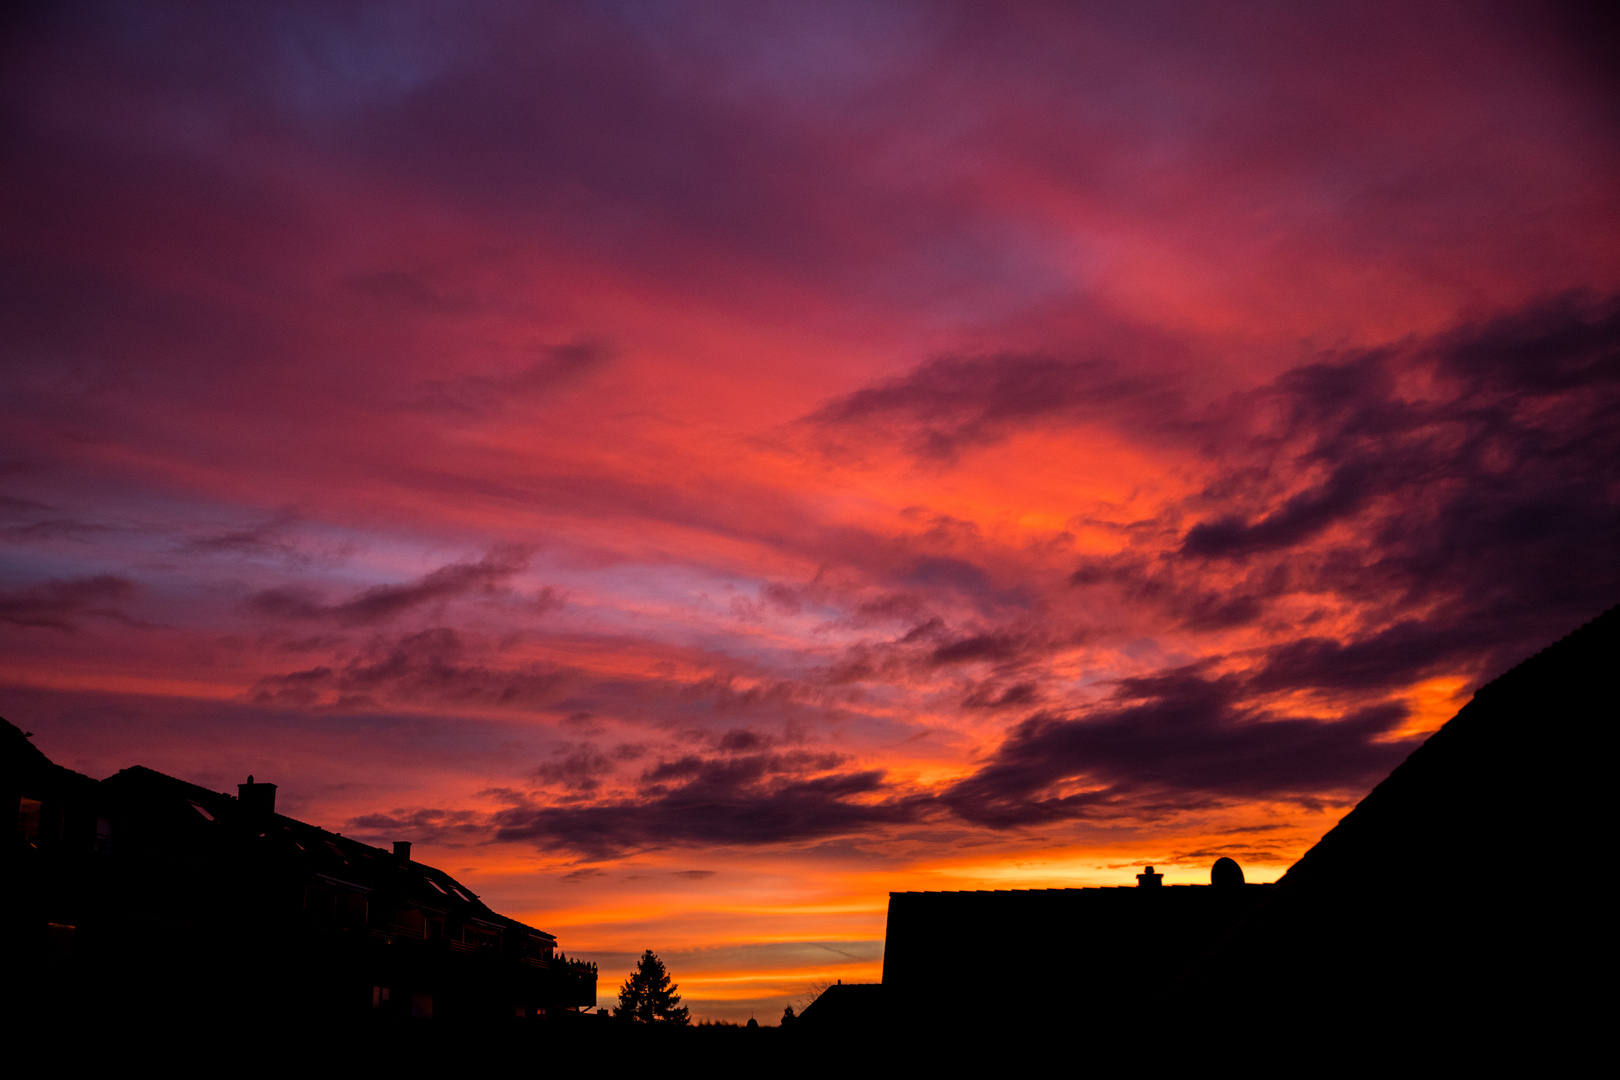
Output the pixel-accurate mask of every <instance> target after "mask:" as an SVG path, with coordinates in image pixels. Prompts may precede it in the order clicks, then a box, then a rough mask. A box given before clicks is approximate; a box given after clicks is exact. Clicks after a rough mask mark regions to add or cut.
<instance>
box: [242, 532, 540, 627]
mask: <svg viewBox="0 0 1620 1080" xmlns="http://www.w3.org/2000/svg"><path fill="white" fill-rule="evenodd" d="M528 565H529V554H528V552H527V551H526V550H522V549H516V548H509V549H505V550H501V551H496V552H491V553H490V554H489V555H487V556H485V557H484V558H483V559H480V560H479V561H478V562H476V563H452V564H451V565H449V566H441V567H439V569H437V570H435V571H433V572H432V573H430V574H426V575H424V576H422V577H420V578H418V579H417V580H415V581H413V582H411V583H409V584H406V585H374V586H372V587H371V588H369V589H366V590H364V591H362V592H361V593H359V594H358V595H356V596H354V597H352V598H351V599H349V600H346V601H343V602H342V603H338V604H325V603H322V602H321V601H320V599H319V598H318V597H316V596H315V595H314V594H312V593H310V592H308V591H305V590H301V589H266V590H264V591H263V592H258V593H255V594H254V595H253V596H251V597H249V598H248V605H249V606H250V607H251V608H252V609H253V610H254V611H256V612H258V613H260V614H263V615H270V616H274V617H277V618H283V619H323V620H330V621H333V622H336V623H338V624H340V625H343V626H366V625H371V624H374V623H380V622H385V621H387V620H389V619H391V618H393V617H395V616H397V615H401V614H404V613H405V612H407V611H410V610H412V609H413V608H419V607H423V606H425V605H428V604H440V603H444V602H446V601H449V600H455V599H459V598H461V597H463V596H471V595H485V596H492V595H495V594H496V593H497V592H498V591H499V589H500V587H501V586H503V585H504V584H505V583H506V582H507V581H508V580H509V579H511V578H512V577H513V576H515V575H517V574H519V573H521V572H522V571H523V570H524V569H526V568H527V567H528Z"/></svg>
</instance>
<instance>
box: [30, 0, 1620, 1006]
mask: <svg viewBox="0 0 1620 1080" xmlns="http://www.w3.org/2000/svg"><path fill="white" fill-rule="evenodd" d="M1585 10H1587V9H1586V8H1585V7H1583V6H1582V5H1570V6H1567V7H1566V6H1561V5H1557V4H1543V3H1527V4H1522V5H1512V4H1488V3H1474V2H1458V3H1450V4H1448V3H1434V4H1422V5H1400V4H1382V3H1365V4H1356V3H1325V4H1296V3H1284V2H1275V3H1209V4H1181V3H1163V4H1160V3H1152V2H1141V3H1128V4H1127V3H1118V4H1103V3H1097V4H1072V3H1056V2H1054V3H1016V2H997V3H948V2H928V3H921V2H919V3H904V2H879V0H850V2H845V3H840V2H830V0H829V2H817V3H800V2H786V0H784V2H781V3H769V2H755V3H725V2H703V3H663V2H630V0H625V2H618V3H612V2H585V0H580V2H575V3H560V4H529V3H516V2H514V3H483V2H480V3H469V2H463V3H455V4H450V3H437V4H417V3H408V2H404V0H386V2H376V3H365V2H353V3H330V2H320V3H309V4H297V3H289V2H277V3H263V4H251V3H250V4H231V3H188V4H163V3H129V4H120V3H111V2H105V3H103V2H98V3H82V4H73V3H49V4H47V3H37V4H32V3H23V4H17V5H8V7H7V13H6V16H5V18H6V19H7V20H8V25H6V26H5V27H3V28H0V52H3V56H4V59H3V61H0V88H3V89H0V132H3V133H0V152H3V154H4V164H3V168H0V280H3V287H0V350H3V352H0V356H3V364H0V514H3V518H0V539H3V546H0V716H4V717H5V718H6V719H8V720H10V721H11V722H13V723H15V724H17V725H19V726H20V727H22V728H24V729H25V730H28V731H32V732H34V733H35V737H34V742H35V744H36V745H38V746H39V747H40V748H41V749H42V750H44V751H45V752H46V753H47V754H49V755H50V756H51V757H52V758H53V759H54V760H56V761H58V762H59V763H61V764H63V765H67V766H69V767H71V768H74V769H77V770H79V771H81V772H85V773H88V774H89V775H91V776H95V777H98V778H99V777H104V776H107V775H110V774H111V773H113V772H116V771H117V770H118V769H120V768H124V767H126V766H130V765H135V764H141V765H146V766H149V767H151V768H155V769H159V770H161V771H163V772H167V773H170V774H173V775H176V776H179V777H182V778H184V779H187V780H190V781H193V782H196V783H199V784H202V785H205V786H207V787H210V788H214V789H217V790H228V791H233V792H234V790H235V788H234V785H235V784H237V783H239V782H241V781H243V780H244V779H246V777H247V775H248V774H249V773H253V774H255V775H256V776H257V778H258V779H260V780H268V781H272V782H275V783H277V784H279V785H280V795H279V805H278V808H279V809H281V810H282V811H283V812H285V813H287V814H290V815H292V816H294V817H297V818H300V819H302V820H305V821H309V822H312V823H315V824H318V825H322V826H325V827H327V828H330V829H334V830H337V831H340V832H342V833H344V834H345V835H348V836H356V837H360V838H362V839H365V840H367V841H370V842H373V843H378V844H386V843H387V842H388V841H391V840H395V839H406V840H411V841H414V842H415V844H416V845H417V847H416V855H417V857H418V858H419V859H421V860H422V861H425V862H428V863H431V864H433V865H436V866H440V867H442V868H444V869H445V870H447V871H449V872H451V873H453V874H455V875H457V876H458V877H460V878H461V879H462V880H464V881H466V882H467V883H468V884H469V885H471V886H472V887H473V888H474V889H476V890H477V891H478V892H480V893H481V895H482V896H483V898H484V899H485V900H486V901H487V902H488V903H489V904H490V905H491V906H492V907H494V908H495V909H496V910H497V911H501V912H503V913H505V914H509V915H512V916H514V917H517V918H520V919H523V920H525V921H527V922H530V923H532V924H533V925H536V926H538V927H540V928H542V929H545V930H548V931H551V932H553V933H555V934H557V935H558V937H559V939H560V940H561V942H562V946H563V948H564V950H565V951H566V952H567V953H568V954H569V955H577V956H581V957H584V958H587V959H593V960H597V961H599V962H600V963H601V965H602V968H601V971H602V974H601V983H600V985H599V994H600V996H601V998H602V999H603V1001H604V1002H605V1003H607V1002H611V1000H612V999H613V997H614V995H615V993H616V990H617V987H618V984H619V982H620V981H621V980H622V979H623V978H624V976H625V975H626V974H628V972H629V970H630V968H631V967H632V966H633V964H634V960H635V956H636V954H638V953H639V952H640V951H641V950H642V949H645V948H652V949H654V950H655V951H657V952H658V953H659V954H660V955H661V956H662V957H663V958H664V960H665V961H666V963H667V964H668V966H669V968H670V970H671V972H672V974H673V976H674V977H675V979H676V981H677V982H678V983H679V984H680V986H681V989H682V991H683V993H684V994H685V996H686V1000H687V1003H688V1004H689V1005H691V1006H692V1011H693V1014H694V1017H695V1018H699V1019H728V1020H742V1019H746V1018H747V1017H748V1015H749V1014H750V1013H754V1014H756V1015H758V1017H759V1018H760V1019H761V1020H762V1021H764V1022H775V1020H776V1018H777V1017H779V1016H780V1015H781V1010H782V1007H783V1005H784V1004H786V1003H788V1002H793V1003H794V1004H795V1005H799V1004H802V1002H803V1001H804V1000H806V998H807V997H808V995H809V994H810V993H811V988H812V986H813V985H815V984H816V983H818V982H820V981H830V980H833V979H840V978H841V979H844V980H845V981H871V980H875V979H877V978H878V976H879V972H880V968H881V960H882V946H883V920H884V914H885V910H886V904H887V894H888V893H889V892H890V891H891V890H907V889H963V888H968V889H972V888H1030V887H1048V886H1078V885H1124V884H1131V883H1133V882H1134V874H1136V873H1137V872H1138V870H1139V869H1140V866H1141V865H1142V864H1147V863H1151V864H1153V865H1154V866H1156V867H1158V868H1159V869H1161V870H1162V871H1163V872H1164V873H1165V880H1166V882H1167V883H1178V882H1207V881H1208V872H1209V866H1210V864H1211V863H1212V862H1213V861H1214V859H1215V858H1217V857H1219V856H1220V855H1231V856H1233V857H1235V858H1237V859H1238V860H1239V862H1240V863H1242V864H1243V866H1244V868H1245V871H1246V873H1247V874H1248V875H1249V880H1251V881H1254V880H1260V881H1269V880H1273V879H1275V878H1276V877H1277V876H1279V875H1280V874H1281V873H1282V872H1283V871H1284V870H1285V869H1286V868H1287V866H1288V865H1289V864H1290V863H1291V862H1292V861H1293V860H1294V859H1295V858H1297V857H1298V855H1299V854H1300V853H1301V852H1303V851H1304V850H1305V849H1306V848H1308V847H1309V846H1310V845H1311V844H1312V843H1314V842H1315V841H1316V839H1317V838H1318V837H1320V836H1321V834H1322V833H1323V832H1324V831H1325V830H1326V829H1328V828H1329V827H1331V825H1332V824H1333V823H1334V822H1335V821H1336V820H1337V819H1338V818H1339V817H1340V816H1341V815H1342V814H1343V813H1344V812H1345V810H1346V809H1347V808H1348V807H1350V806H1351V805H1353V804H1354V803H1355V802H1356V800H1358V799H1359V798H1360V797H1361V796H1362V795H1364V794H1365V793H1366V792H1367V790H1368V789H1369V788H1370V787H1371V786H1372V785H1373V784H1375V783H1376V782H1377V781H1378V780H1380V779H1381V778H1382V777H1383V776H1384V775H1385V774H1387V772H1388V771H1389V770H1390V769H1391V768H1392V767H1393V766H1394V765H1395V764H1397V763H1398V762H1399V761H1400V760H1401V759H1402V758H1403V757H1404V756H1405V755H1406V754H1407V753H1409V752H1410V751H1411V749H1412V748H1413V747H1414V746H1415V745H1416V741H1417V740H1420V739H1421V738H1422V737H1423V736H1424V734H1426V733H1427V732H1429V731H1432V730H1433V729H1434V728H1436V727H1437V726H1439V725H1440V724H1441V723H1443V722H1444V721H1445V720H1446V719H1447V718H1448V717H1449V716H1450V715H1451V714H1452V713H1453V712H1455V711H1456V709H1457V708H1458V707H1459V706H1460V705H1461V704H1462V703H1463V702H1465V701H1466V700H1467V698H1468V695H1469V694H1470V693H1471V692H1472V690H1473V689H1474V688H1475V687H1477V686H1479V685H1480V684H1481V682H1482V681H1484V680H1488V679H1489V678H1491V677H1493V676H1494V675H1496V674H1498V673H1500V672H1501V671H1503V670H1505V669H1506V668H1507V667H1508V666H1510V665H1511V664H1513V663H1515V662H1516V661H1518V660H1520V659H1522V658H1524V657H1525V656H1527V655H1529V654H1530V653H1532V652H1534V651H1535V650H1536V649H1538V648H1540V647H1542V646H1544V645H1546V644H1549V643H1550V642H1552V641H1553V640H1555V639H1556V638H1558V637H1559V636H1561V635H1562V634H1564V633H1567V632H1568V631H1570V630H1571V629H1573V628H1574V627H1575V626H1577V625H1579V624H1580V623H1581V622H1583V621H1584V620H1586V619H1588V618H1591V617H1592V616H1594V615H1596V614H1597V613H1598V612H1600V611H1602V610H1603V609H1604V608H1606V607H1608V606H1610V605H1612V604H1614V603H1616V602H1617V601H1620V468H1617V463H1620V94H1617V83H1616V77H1615V75H1614V71H1613V69H1612V67H1611V66H1610V64H1611V63H1612V54H1611V52H1610V49H1611V48H1612V46H1613V44H1614V39H1613V37H1612V35H1610V36H1607V37H1606V36H1605V34H1606V33H1608V31H1607V30H1606V28H1605V27H1604V26H1603V25H1602V24H1601V23H1600V22H1599V21H1597V20H1595V19H1592V18H1589V17H1587V16H1586V15H1583V14H1582V12H1583V11H1585ZM1594 10H1595V9H1594ZM1556 720H1557V718H1556V717H1547V718H1531V719H1527V721H1526V722H1527V723H1532V722H1538V723H1539V722H1546V723H1555V722H1556ZM1506 857H1511V858H1512V860H1513V861H1514V863H1515V864H1516V865H1518V866H1520V867H1522V868H1524V869H1525V871H1526V872H1531V873H1534V872H1538V871H1539V869H1543V868H1540V867H1539V863H1538V861H1537V860H1538V854H1537V853H1536V852H1533V851H1530V852H1512V853H1506ZM1443 858H1444V856H1443V853H1437V859H1440V860H1442V861H1443ZM1450 870H1451V872H1455V873H1462V874H1467V873H1472V872H1476V871H1477V872H1480V873H1485V872H1487V868H1483V867H1480V868H1473V867H1452V868H1450ZM1544 870H1545V872H1546V873H1548V874H1549V875H1551V874H1554V873H1557V872H1559V868H1556V867H1545V868H1544ZM948 947H951V948H961V949H963V950H964V951H966V950H967V949H969V948H971V949H973V950H975V951H978V952H980V953H982V954H984V955H986V956H987V957H993V956H994V954H995V951H996V947H997V946H996V941H995V935H994V928H993V927H984V928H972V931H971V932H970V933H966V934H965V936H964V938H963V940H962V941H961V942H952V943H948ZM1006 1004H1008V1005H1009V1006H1011V1005H1015V1004H1016V997H1013V998H1010V999H1009V1000H1008V1001H1007V1002H1006Z"/></svg>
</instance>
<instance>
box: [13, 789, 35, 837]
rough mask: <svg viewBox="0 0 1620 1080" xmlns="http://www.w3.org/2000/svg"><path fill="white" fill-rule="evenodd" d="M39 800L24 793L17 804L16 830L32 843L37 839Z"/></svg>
mask: <svg viewBox="0 0 1620 1080" xmlns="http://www.w3.org/2000/svg"><path fill="white" fill-rule="evenodd" d="M40 805H41V804H40V801H39V800H38V799H30V798H29V797H28V796H26V795H24V796H23V798H22V802H21V803H20V804H19V805H18V806H17V831H18V832H19V833H21V834H22V837H23V839H24V840H27V841H28V842H29V843H34V842H35V841H37V840H38V839H39V818H40Z"/></svg>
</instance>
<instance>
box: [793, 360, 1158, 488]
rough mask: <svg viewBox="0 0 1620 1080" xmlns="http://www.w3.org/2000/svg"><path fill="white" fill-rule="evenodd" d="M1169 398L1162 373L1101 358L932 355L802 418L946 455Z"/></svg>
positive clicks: (1146, 411) (1146, 408) (1148, 410)
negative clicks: (1124, 370)
mask: <svg viewBox="0 0 1620 1080" xmlns="http://www.w3.org/2000/svg"><path fill="white" fill-rule="evenodd" d="M1176 404H1177V400H1176V398H1175V396H1174V394H1173V393H1172V392H1171V391H1169V390H1167V389H1166V388H1165V386H1164V384H1163V382H1162V381H1156V380H1148V379H1144V378H1137V377H1131V376H1125V375H1122V374H1120V373H1119V371H1118V370H1117V368H1116V367H1115V366H1114V365H1112V364H1109V363H1105V362H1103V361H1101V360H1059V359H1054V358H1052V357H1045V356H1019V355H1011V354H1002V355H996V356H985V357H951V358H945V359H939V360H934V361H932V362H930V363H927V364H924V365H922V366H921V367H919V368H917V369H916V370H915V371H913V372H911V373H910V374H909V375H905V376H902V377H901V378H898V379H892V380H890V381H888V382H885V383H880V384H878V385H876V386H872V387H868V388H866V389H864V390H857V391H856V392H855V393H853V394H850V395H848V396H846V397H842V398H839V399H837V400H836V401H833V402H830V403H828V404H827V405H824V406H823V407H821V408H820V409H818V410H816V411H815V412H814V413H812V414H810V416H808V417H806V419H805V421H804V422H805V423H806V424H808V425H810V426H811V427H812V428H815V429H819V430H822V431H824V432H826V433H828V434H829V435H830V436H832V437H834V438H837V437H840V436H851V435H858V436H859V437H861V438H868V437H870V434H871V433H872V432H873V431H876V432H878V433H882V434H886V435H887V436H888V437H890V438H892V439H895V440H897V441H899V442H900V443H901V444H902V445H903V446H904V447H905V448H906V449H907V451H908V452H910V453H912V454H914V455H916V456H917V457H920V458H924V459H932V460H936V461H940V462H952V461H955V460H956V459H957V457H959V456H960V454H961V453H962V451H964V450H967V449H969V448H972V447H975V446H983V445H987V444H989V443H993V442H997V441H999V440H1001V439H1004V438H1006V437H1007V436H1009V435H1011V434H1014V433H1015V432H1016V431H1018V430H1019V429H1020V428H1023V427H1027V426H1035V425H1043V426H1044V425H1050V424H1052V423H1054V422H1059V421H1061V422H1063V423H1074V422H1077V421H1084V420H1088V419H1113V418H1118V417H1120V416H1121V415H1123V414H1132V415H1140V416H1142V417H1143V418H1144V419H1145V418H1147V417H1149V416H1150V415H1152V414H1153V412H1155V411H1156V412H1157V413H1158V415H1160V416H1164V415H1167V414H1174V413H1175V412H1177V411H1178V410H1176V409H1175V408H1174V406H1175V405H1176ZM1155 406H1156V409H1155V408H1154V407H1155Z"/></svg>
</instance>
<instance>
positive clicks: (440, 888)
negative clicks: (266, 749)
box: [102, 765, 556, 941]
mask: <svg viewBox="0 0 1620 1080" xmlns="http://www.w3.org/2000/svg"><path fill="white" fill-rule="evenodd" d="M102 784H103V789H104V790H105V791H106V792H107V793H108V794H109V795H110V796H111V797H112V798H113V799H114V800H136V801H139V802H141V803H144V804H146V806H147V807H148V810H149V812H154V811H155V812H157V813H160V814H162V815H163V816H164V817H165V818H166V819H167V820H169V821H171V822H184V823H185V826H184V827H185V828H186V829H187V831H188V834H189V835H191V836H193V837H195V838H196V839H197V841H198V842H199V843H205V844H223V845H227V846H231V847H233V848H236V849H241V848H242V847H243V846H244V845H246V844H247V843H248V842H250V841H251V842H255V843H256V844H257V847H256V849H255V850H253V851H252V853H251V855H252V857H253V858H256V859H260V860H263V861H265V862H266V863H278V862H279V863H281V864H283V865H292V866H296V867H297V868H298V869H299V870H300V871H301V872H302V873H305V874H308V875H312V876H313V877H314V878H316V879H318V880H321V881H324V882H326V883H327V884H329V885H331V886H332V887H333V888H334V889H336V890H339V891H342V890H346V889H347V890H354V891H358V892H365V893H369V892H372V891H387V892H388V893H389V894H390V895H392V896H395V897H399V898H402V899H406V900H409V901H410V902H412V903H413V904H416V905H419V906H421V907H423V908H427V909H432V910H437V911H442V912H444V913H446V914H449V915H454V916H455V917H457V918H459V919H461V920H463V921H471V922H475V923H484V924H486V925H488V926H490V927H491V928H492V929H505V930H522V931H524V932H526V933H528V934H531V935H534V936H536V937H539V938H542V939H545V940H547V941H555V940H556V939H555V937H554V936H553V935H551V934H548V933H546V932H545V931H543V930H536V929H535V928H534V927H532V926H527V925H525V924H524V923H521V922H518V921H517V920H516V919H512V918H508V917H507V916H505V915H500V914H497V913H496V912H495V911H492V910H491V909H490V907H489V906H488V905H487V904H485V903H484V902H483V901H482V900H480V899H479V898H478V895H477V894H476V893H474V892H473V891H472V890H471V889H470V888H468V887H467V886H466V885H464V884H462V883H461V882H460V881H457V880H456V879H455V878H454V877H452V876H450V875H449V874H447V873H445V872H444V871H443V870H439V869H437V868H436V867H432V866H428V865H427V864H426V863H421V862H417V861H415V860H414V859H413V860H409V861H407V860H403V859H400V858H398V857H397V856H395V855H394V853H393V852H392V851H388V850H385V849H383V848H379V847H374V846H372V845H370V844H367V843H364V842H362V841H359V840H355V839H353V838H352V837H347V836H344V835H342V834H341V833H335V832H329V831H328V830H326V829H323V828H320V827H319V826H316V825H310V824H308V823H306V822H302V821H299V820H297V819H296V818H290V817H287V816H286V815H285V814H276V813H270V814H260V813H255V812H254V811H253V810H252V809H251V808H250V807H247V806H244V805H243V804H242V802H241V800H240V799H238V798H237V797H236V796H234V795H228V794H225V793H222V792H218V791H211V790H209V789H208V788H205V787H201V786H199V785H197V784H192V783H188V782H187V781H185V780H180V779H177V778H176V777H173V776H168V775H166V774H164V773H160V772H157V771H156V770H153V769H148V768H146V767H144V766H140V765H137V766H134V767H132V768H128V769H123V770H120V771H119V772H118V773H117V774H115V775H113V776H111V777H108V778H107V779H106V780H104V781H103V782H102Z"/></svg>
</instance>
